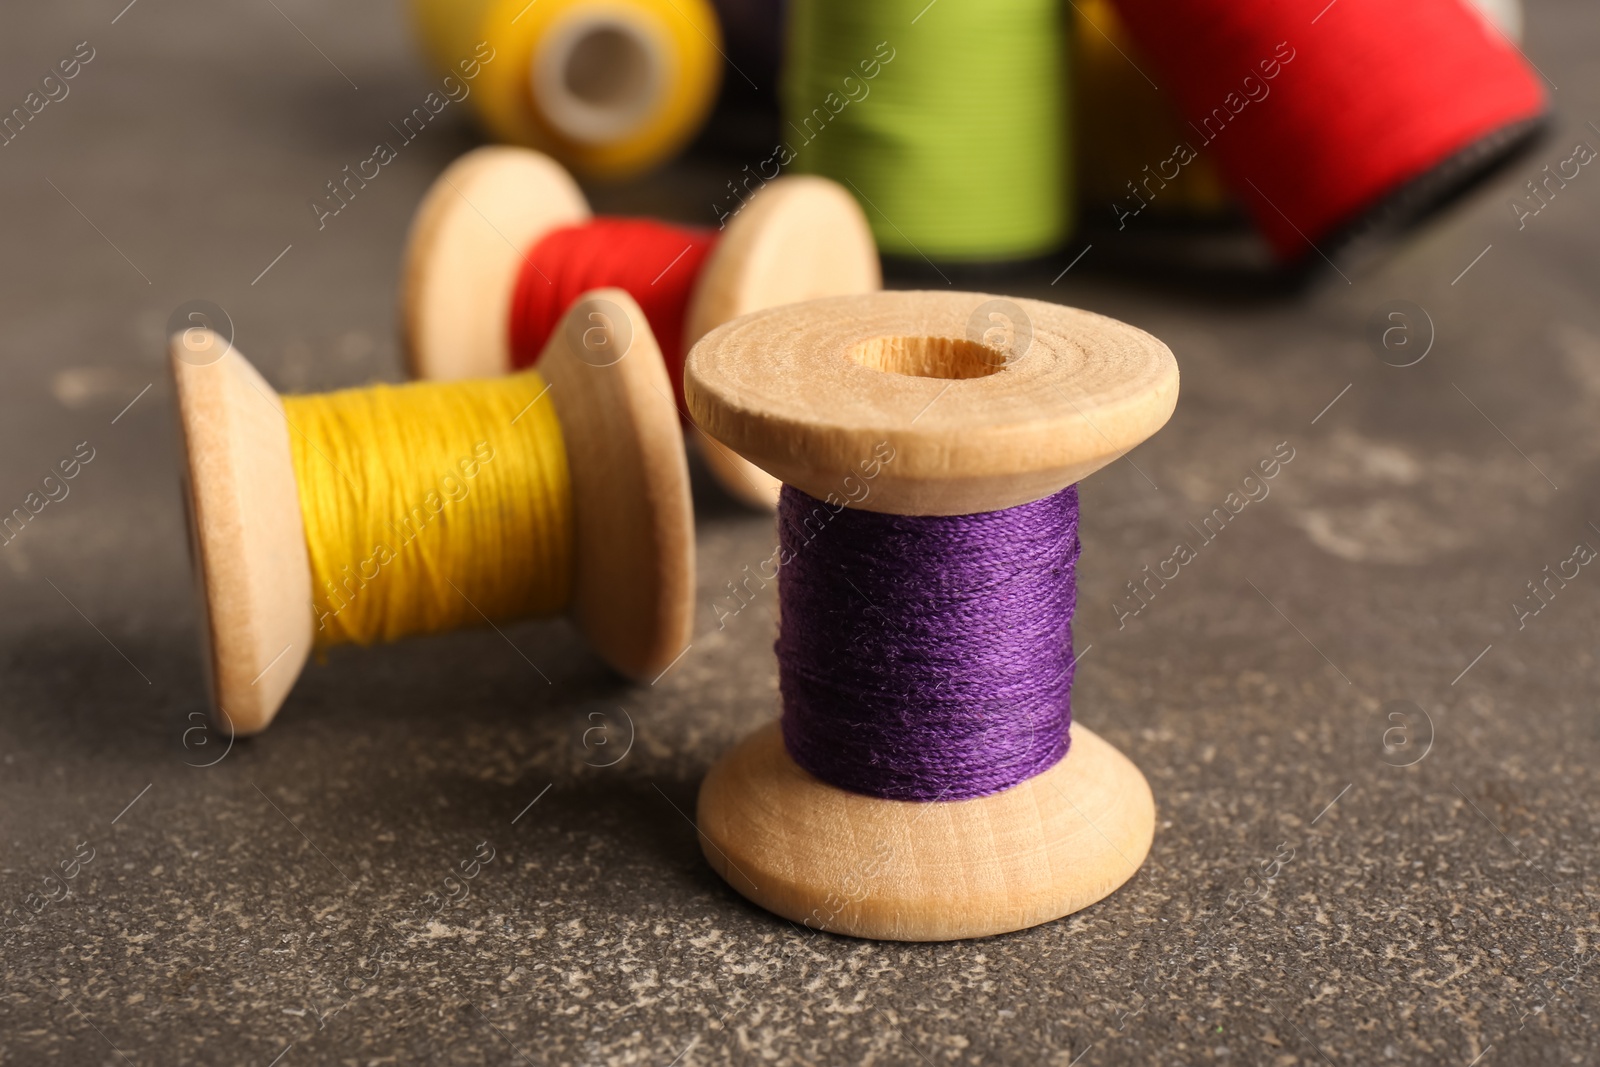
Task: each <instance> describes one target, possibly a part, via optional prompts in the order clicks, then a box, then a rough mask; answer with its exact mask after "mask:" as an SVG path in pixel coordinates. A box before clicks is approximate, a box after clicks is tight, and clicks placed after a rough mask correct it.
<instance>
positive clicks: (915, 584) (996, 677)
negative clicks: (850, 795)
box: [777, 485, 1080, 801]
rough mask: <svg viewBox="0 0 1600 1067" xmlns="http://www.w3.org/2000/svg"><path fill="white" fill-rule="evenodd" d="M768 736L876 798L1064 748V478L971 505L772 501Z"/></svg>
mask: <svg viewBox="0 0 1600 1067" xmlns="http://www.w3.org/2000/svg"><path fill="white" fill-rule="evenodd" d="M778 539H779V545H780V549H781V552H782V554H781V555H780V556H779V559H780V560H781V561H783V567H782V569H781V570H780V571H779V577H778V583H779V602H780V605H781V616H782V618H781V622H780V624H779V629H778V643H777V652H778V684H779V688H780V690H781V691H782V694H783V740H784V745H785V747H787V748H788V750H789V755H790V756H791V757H793V758H794V761H795V762H796V763H798V764H799V765H800V766H801V767H804V768H805V769H806V770H808V771H810V772H811V773H812V774H814V775H816V776H817V777H818V778H820V779H822V780H823V781H825V782H829V783H831V784H833V785H836V786H839V787H840V788H842V789H849V790H851V791H853V792H857V793H866V794H868V795H870V796H877V797H885V798H888V799H891V800H919V801H932V800H964V799H969V798H971V797H981V796H987V795H989V794H991V793H998V792H1000V791H1001V790H1004V789H1009V788H1011V787H1012V786H1014V785H1016V784H1018V783H1019V782H1023V781H1025V780H1027V779H1028V778H1031V777H1033V776H1034V775H1036V774H1039V773H1040V772H1042V771H1045V770H1048V769H1049V768H1050V767H1053V766H1054V765H1055V764H1056V763H1057V762H1059V761H1060V760H1061V758H1062V757H1063V756H1065V755H1066V754H1067V746H1068V744H1069V737H1068V730H1069V727H1070V726H1071V724H1072V703H1071V695H1072V674H1073V661H1072V612H1073V608H1074V606H1075V605H1076V602H1077V585H1076V582H1075V580H1074V577H1075V573H1076V568H1077V562H1078V552H1079V548H1080V545H1079V542H1078V489H1077V486H1068V487H1067V488H1066V489H1063V490H1062V491H1061V492H1059V493H1056V494H1055V495H1054V496H1049V497H1046V498H1044V499H1043V500H1036V501H1034V502H1032V503H1030V504H1023V505H1022V506H1020V507H1015V508H1007V509H1006V510H1004V511H989V512H982V513H979V514H976V515H955V516H905V515H884V514H880V513H878V512H872V511H860V510H856V509H854V508H842V509H838V510H836V509H834V508H833V507H831V506H829V505H828V504H825V503H823V502H822V501H820V500H817V499H815V498H813V497H811V496H808V495H806V494H805V493H803V492H801V491H800V490H798V489H795V488H793V487H791V486H787V485H786V486H784V487H783V495H782V497H781V499H780V500H779V503H778Z"/></svg>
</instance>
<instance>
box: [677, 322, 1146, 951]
mask: <svg viewBox="0 0 1600 1067" xmlns="http://www.w3.org/2000/svg"><path fill="white" fill-rule="evenodd" d="M686 384H687V395H688V400H689V406H690V410H691V411H692V412H693V413H694V417H695V419H696V421H697V422H699V423H700V425H701V426H703V427H704V428H705V429H706V432H708V433H710V434H712V435H714V436H715V437H716V438H717V439H718V440H720V441H722V442H723V443H724V444H726V445H727V446H728V447H729V448H732V449H734V450H735V451H737V452H738V453H739V454H740V455H742V456H744V457H745V458H746V459H748V460H750V461H751V462H752V463H755V464H757V465H758V466H760V467H762V468H763V469H765V470H767V471H769V472H771V473H772V474H773V475H775V476H777V477H779V478H781V479H782V480H783V481H784V482H786V483H788V484H790V485H793V486H795V487H796V488H798V489H801V490H804V491H805V492H806V493H808V494H810V495H811V496H813V497H816V498H818V499H827V498H828V497H829V495H830V494H832V496H833V498H834V500H835V501H841V500H844V499H846V498H848V499H852V500H856V503H855V504H854V505H853V506H857V507H863V508H866V509H869V510H873V511H879V512H888V513H892V514H903V515H957V514H970V513H974V512H982V511H995V510H999V509H1001V508H1009V507H1014V506H1016V505H1018V504H1022V503H1026V502H1028V501H1031V500H1037V499H1039V498H1041V497H1044V496H1048V495H1050V494H1052V493H1055V492H1058V491H1060V490H1061V489H1064V488H1065V487H1066V486H1068V485H1071V484H1072V483H1074V482H1076V481H1079V480H1081V479H1082V478H1084V477H1085V476H1087V475H1088V474H1090V473H1092V472H1093V471H1095V470H1097V469H1099V468H1100V467H1102V466H1104V465H1106V464H1107V463H1110V462H1111V461H1112V460H1114V459H1116V458H1117V457H1119V456H1121V455H1122V454H1123V453H1125V452H1126V451H1127V450H1129V449H1131V448H1133V447H1134V446H1135V445H1137V444H1138V443H1139V442H1141V441H1143V440H1144V439H1145V438H1146V437H1148V436H1149V435H1150V434H1151V433H1153V432H1155V430H1156V429H1158V428H1159V427H1160V426H1161V425H1162V424H1163V423H1164V422H1166V420H1167V417H1168V416H1169V415H1170V414H1171V413H1172V409H1173V405H1174V404H1175V403H1176V402H1177V395H1178V368H1177V363H1176V362H1175V361H1174V360H1173V358H1172V353H1171V352H1170V351H1169V350H1168V349H1167V347H1166V346H1165V345H1163V344H1162V343H1161V342H1160V341H1158V340H1156V339H1155V338H1153V337H1151V336H1150V335H1149V334H1147V333H1144V332H1143V331H1141V330H1137V329H1134V328H1133V327H1131V326H1127V325H1125V324H1123V323H1120V322H1117V321H1115V320H1113V319H1108V318H1105V317H1103V316H1100V315H1095V314H1091V313H1089V312H1086V311H1078V310H1075V309H1072V308H1066V307H1061V306H1058V305H1055V304H1047V303H1043V302H1041V301H1036V300H1004V299H1001V298H997V297H990V296H985V295H980V294H973V293H928V292H886V293H875V294H870V295H866V296H852V297H838V298H833V299H828V300H818V301H814V302H811V303H808V304H803V305H794V306H790V307H783V308H775V309H772V310H768V311H763V312H757V313H755V314H753V315H746V316H745V317H743V318H741V319H737V320H735V321H733V322H730V323H727V324H726V325H723V326H721V327H718V328H717V329H715V330H712V331H711V332H710V333H709V334H707V335H706V337H705V338H704V339H702V340H701V341H700V343H699V344H698V345H696V346H695V348H694V350H693V351H692V352H691V353H690V355H689V359H688V366H687V375H686ZM883 442H887V444H888V446H889V448H890V449H892V451H893V458H892V460H890V461H888V462H885V463H883V464H882V465H881V466H880V467H879V468H878V469H877V473H876V474H875V475H873V476H871V477H870V478H869V477H868V476H866V475H864V474H863V471H864V470H867V469H871V468H869V467H867V466H864V461H866V460H868V459H869V458H870V457H873V456H874V455H880V456H881V455H882V454H883V450H882V449H881V444H882V443H883ZM851 478H853V479H854V483H855V484H856V485H857V486H859V485H861V484H865V485H866V486H867V493H866V496H865V498H864V499H857V497H858V496H859V490H851V489H848V488H843V487H845V486H846V485H847V483H846V479H851ZM1074 711H1075V712H1088V715H1089V717H1091V718H1092V717H1093V714H1094V709H1092V708H1083V707H1082V705H1081V702H1075V704H1074ZM1077 718H1078V716H1077V715H1076V714H1075V715H1074V722H1073V725H1072V735H1071V736H1072V746H1071V749H1070V751H1069V753H1068V755H1067V757H1066V758H1065V759H1064V760H1062V761H1061V762H1060V763H1058V764H1056V765H1055V766H1054V767H1053V768H1051V769H1050V770H1048V771H1045V772H1044V773H1042V774H1039V775H1037V776H1035V777H1033V778H1031V779H1029V780H1027V781H1025V782H1022V783H1021V784H1019V785H1017V786H1014V787H1013V788H1011V789H1008V790H1006V791H1004V792H1001V793H997V794H994V795H992V796H986V797H981V798H978V799H974V800H962V801H954V802H940V803H910V802H905V801H897V800H883V799H879V798H876V797H871V796H865V795H861V794H857V793H851V792H847V791H846V790H843V789H840V788H837V787H835V786H833V785H829V784H828V783H826V782H823V781H821V780H819V779H817V778H816V777H814V776H812V775H811V774H810V773H808V772H806V771H804V770H802V769H801V768H800V767H799V766H798V765H796V764H795V762H794V760H793V759H791V758H790V756H789V754H788V753H787V751H786V750H785V749H784V746H783V742H782V739H781V736H780V734H779V731H778V727H777V725H776V724H773V725H771V726H768V727H766V728H764V729H762V730H760V731H759V732H757V733H756V734H755V735H754V736H752V737H750V738H749V739H747V740H746V741H744V742H743V743H741V744H740V745H738V746H737V747H736V748H734V749H733V751H732V752H730V753H729V754H728V755H726V756H724V757H723V758H722V759H721V760H720V761H719V762H718V763H717V764H716V765H715V766H714V767H712V769H711V772H710V773H709V774H708V775H707V776H706V779H705V782H704V783H703V785H702V786H701V789H700V805H699V827H700V831H701V834H702V842H703V848H704V851H705V854H706V858H707V859H708V860H709V861H710V863H711V865H712V866H713V867H714V868H715V869H716V870H717V872H718V873H719V874H721V875H722V877H723V878H724V879H726V880H727V881H728V883H729V884H730V885H731V886H733V888H734V889H736V890H738V891H739V892H740V893H742V894H744V895H745V896H747V897H749V898H750V899H751V900H753V901H755V902H756V903H757V904H760V905H761V906H762V907H764V908H767V909H768V910H770V911H774V912H776V913H778V914H779V915H782V916H785V917H786V918H789V919H792V920H794V921H796V922H802V923H809V924H810V925H812V926H814V927H818V928H821V929H826V930H831V931H835V932H839V933H846V934H852V935H855V936H858V937H872V938H882V939H893V940H905V941H938V940H948V939H953V938H964V937H981V936H984V935H988V934H998V933H1004V932H1006V931H1011V930H1019V929H1023V928H1025V927H1029V926H1033V925H1035V924H1038V923H1042V922H1046V921H1048V920H1051V919H1055V918H1059V917H1060V916H1062V915H1067V914H1069V913H1071V912H1074V911H1077V910H1078V909H1080V908H1083V907H1086V906H1088V905H1089V904H1092V903H1094V902H1095V901H1097V900H1100V899H1101V898H1103V897H1105V896H1106V895H1107V894H1109V893H1110V892H1112V891H1113V890H1114V889H1116V888H1117V887H1118V886H1119V885H1121V884H1122V883H1123V882H1125V881H1127V879H1128V878H1130V877H1131V876H1132V875H1133V873H1134V871H1135V870H1137V869H1138V867H1139V864H1140V863H1142V862H1143V860H1144V857H1145V855H1146V854H1147V853H1148V851H1149V848H1150V842H1151V838H1152V834H1153V832H1154V825H1155V805H1154V801H1153V799H1152V797H1151V794H1150V787H1149V785H1148V784H1147V783H1146V782H1145V780H1144V776H1143V775H1142V774H1140V773H1139V770H1138V768H1137V767H1135V766H1134V765H1133V764H1132V763H1131V762H1129V761H1128V760H1127V758H1126V757H1124V756H1123V755H1122V754H1121V753H1120V752H1118V751H1117V750H1116V749H1115V748H1114V747H1113V746H1112V745H1111V744H1109V743H1108V742H1106V741H1105V740H1103V739H1101V738H1100V737H1098V736H1096V735H1095V734H1093V733H1091V732H1090V731H1089V730H1087V729H1085V728H1084V727H1083V726H1082V725H1080V723H1079V722H1078V721H1076V720H1077ZM848 743H849V738H840V744H848Z"/></svg>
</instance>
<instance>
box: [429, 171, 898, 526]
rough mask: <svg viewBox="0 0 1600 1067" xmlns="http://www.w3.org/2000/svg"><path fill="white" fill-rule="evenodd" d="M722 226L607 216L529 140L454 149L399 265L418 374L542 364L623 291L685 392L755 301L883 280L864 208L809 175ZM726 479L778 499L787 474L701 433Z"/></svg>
mask: <svg viewBox="0 0 1600 1067" xmlns="http://www.w3.org/2000/svg"><path fill="white" fill-rule="evenodd" d="M723 221H724V225H723V226H722V227H720V228H719V229H717V230H710V229H704V230H700V229H689V228H682V227H676V226H671V225H668V224H665V223H661V222H655V221H652V220H649V219H625V218H605V217H601V218H595V217H594V216H592V215H591V214H590V211H589V205H588V203H587V201H586V200H585V199H584V196H583V193H582V191H581V190H580V189H579V188H578V185H577V183H576V182H575V181H573V179H572V177H571V175H569V174H568V173H567V172H566V171H565V170H563V169H562V168H561V167H560V166H559V165H558V164H557V163H556V162H555V161H553V160H552V159H550V158H549V157H548V156H545V155H542V154H541V153H538V152H534V151H530V150H528V149H525V148H508V147H506V146H503V145H493V146H487V147H484V148H479V149H475V150H474V151H472V152H468V153H467V154H466V155H464V156H462V157H461V158H460V159H458V160H456V161H455V162H454V163H452V164H451V165H450V167H449V168H448V169H447V170H446V171H445V172H444V173H443V174H442V175H440V177H439V178H438V180H437V181H435V182H434V184H433V187H432V188H431V189H430V190H429V191H428V194H427V195H426V196H425V197H424V198H423V200H422V203H421V204H420V205H418V207H417V211H416V215H415V217H414V218H413V220H412V224H411V233H410V235H409V237H408V238H407V241H406V252H405V258H404V263H403V265H402V268H401V294H400V308H401V324H402V325H401V329H402V334H403V339H404V344H405V349H406V354H407V361H408V362H409V364H410V366H411V371H412V373H413V374H414V375H415V376H416V377H419V378H433V379H440V380H445V381H455V380H459V379H462V378H473V377H487V376H495V375H501V374H506V373H508V372H509V371H511V370H513V369H514V368H517V367H524V366H529V365H531V364H532V363H533V362H535V360H536V358H537V356H538V353H539V351H540V350H541V349H542V348H543V347H544V345H545V343H546V341H547V339H548V337H549V335H550V332H551V330H552V328H553V327H554V324H555V323H556V322H557V321H558V320H559V318H560V316H561V315H562V314H564V313H565V312H566V310H567V304H568V303H569V302H570V301H571V300H572V299H573V298H574V297H576V296H577V295H578V294H580V293H582V292H584V291H586V290H589V289H595V288H600V287H604V286H619V287H621V288H623V289H625V290H626V291H628V292H629V293H630V294H632V295H633V297H634V298H635V299H636V300H638V301H639V303H640V304H641V305H642V307H643V308H644V310H645V314H646V315H647V317H648V318H649V321H650V326H651V329H652V330H653V331H654V332H655V335H656V338H657V340H658V342H659V350H660V352H661V354H662V358H663V360H664V361H665V367H666V372H667V375H668V377H669V379H670V380H671V381H672V384H673V388H674V390H677V389H679V388H681V384H682V381H683V353H684V352H686V351H687V350H688V349H689V347H690V346H692V345H693V344H694V343H695V342H696V341H698V340H699V339H700V338H701V337H702V336H704V335H705V333H706V332H707V331H708V330H710V329H711V328H712V327H714V326H718V325H720V324H722V323H724V322H727V321H728V320H729V319H734V318H738V317H739V316H740V315H744V314H746V313H748V312H751V311H758V310H760V309H762V308H767V307H774V306H777V305H780V304H791V303H795V302H797V301H800V300H810V299H813V298H816V297H821V296H838V295H843V294H848V293H861V292H869V291H871V290H875V289H877V288H879V287H880V286H881V284H882V278H881V275H880V273H879V269H878V254H877V250H876V249H875V248H874V247H873V244H872V235H871V233H870V231H869V230H868V228H867V220H866V218H865V217H864V216H863V215H862V212H861V208H860V207H859V206H858V205H857V204H856V202H855V201H854V200H853V199H852V198H851V196H850V193H849V191H848V190H846V189H843V188H841V187H840V186H839V185H837V184H835V183H834V182H830V181H828V180H826V179H824V178H818V177H815V176H812V175H783V176H780V177H777V178H774V179H773V180H771V181H763V182H762V183H761V184H760V187H759V188H757V189H756V190H755V191H754V192H751V193H749V194H748V196H747V197H746V198H744V199H743V200H741V201H740V206H739V208H738V210H737V211H734V212H731V213H730V214H729V216H728V217H726V218H724V220H723ZM695 438H696V440H697V441H698V442H699V444H700V452H701V455H702V456H703V457H704V458H705V461H706V464H707V466H709V467H710V468H711V471H712V473H713V474H714V475H715V476H716V478H717V480H718V481H719V482H720V483H721V484H722V486H723V487H724V488H725V489H727V490H728V491H729V492H730V493H731V494H732V495H733V496H734V497H736V498H737V499H739V500H741V501H743V502H744V503H746V504H749V505H751V506H755V507H765V508H770V507H772V506H773V505H774V504H775V503H776V501H777V488H778V487H777V483H776V482H775V481H773V480H772V478H771V477H770V476H768V475H767V474H765V473H763V472H762V471H760V470H758V469H756V468H755V467H752V466H751V465H750V464H748V463H746V462H745V461H744V460H742V459H740V458H739V457H738V456H737V455H735V454H734V453H732V452H730V451H728V450H727V449H725V448H721V447H719V446H717V445H715V444H714V443H713V442H711V441H709V440H708V439H704V438H702V437H701V436H700V435H698V434H696V435H695Z"/></svg>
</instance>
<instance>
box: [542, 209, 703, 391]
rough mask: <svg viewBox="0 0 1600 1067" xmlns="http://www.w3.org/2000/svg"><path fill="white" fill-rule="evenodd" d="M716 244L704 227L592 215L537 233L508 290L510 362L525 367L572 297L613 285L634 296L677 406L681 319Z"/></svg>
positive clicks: (680, 371)
mask: <svg viewBox="0 0 1600 1067" xmlns="http://www.w3.org/2000/svg"><path fill="white" fill-rule="evenodd" d="M716 243H717V235H716V233H715V232H713V231H710V230H689V229H683V228H680V227H677V226H668V225H666V224H664V223H660V222H653V221H650V220H648V219H606V218H601V219H593V220H591V221H589V222H586V223H584V224H582V225H580V226H564V227H562V228H560V229H557V230H552V231H550V232H549V233H547V234H545V235H544V236H543V237H542V238H540V239H539V240H538V241H537V242H535V244H534V245H533V247H532V248H530V249H528V251H527V253H526V254H525V255H524V256H523V260H522V269H521V270H520V272H519V273H518V274H517V285H516V289H515V290H514V291H513V292H512V295H511V325H510V329H511V364H512V366H514V367H516V368H517V369H519V370H520V369H522V368H524V367H531V366H533V365H534V364H535V363H537V362H538V360H539V353H540V352H542V351H543V350H544V345H545V342H546V341H548V340H549V339H550V334H551V332H552V331H554V330H555V328H556V325H557V324H558V323H559V322H560V321H561V316H562V315H564V314H565V313H566V311H567V309H568V308H569V307H571V306H572V302H573V301H574V300H576V299H577V298H578V297H579V296H581V295H582V294H583V293H586V292H588V291H589V290H590V289H600V288H604V287H606V286H615V287H617V288H619V289H625V290H627V292H628V294H629V295H630V296H632V297H633V298H634V299H635V300H637V301H638V302H639V306H640V307H641V308H642V309H643V310H644V315H645V318H646V319H647V320H649V323H650V331H651V332H652V333H653V334H655V337H656V343H657V344H659V345H660V346H661V355H662V357H663V358H664V360H665V362H666V364H667V376H668V377H670V378H671V379H672V384H673V388H674V389H675V390H677V393H678V404H679V408H680V410H681V409H682V406H683V322H684V317H685V315H686V314H687V312H688V308H689V296H690V294H691V293H692V292H693V291H694V285H695V282H696V281H698V280H699V278H700V268H701V266H702V265H704V263H705V259H706V256H707V255H709V254H710V253H711V249H712V248H713V247H715V245H716Z"/></svg>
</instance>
